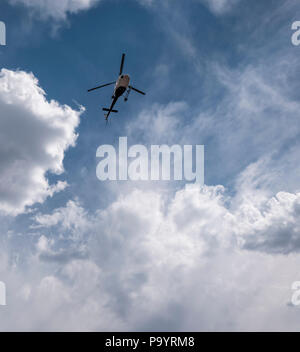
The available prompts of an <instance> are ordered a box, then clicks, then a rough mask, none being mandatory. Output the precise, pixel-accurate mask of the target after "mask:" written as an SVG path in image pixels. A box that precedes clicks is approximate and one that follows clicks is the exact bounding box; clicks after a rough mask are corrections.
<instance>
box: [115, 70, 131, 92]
mask: <svg viewBox="0 0 300 352" xmlns="http://www.w3.org/2000/svg"><path fill="white" fill-rule="evenodd" d="M129 82H130V76H129V75H124V74H122V75H120V76H119V78H118V80H117V81H116V85H115V90H114V96H113V98H119V97H120V96H121V95H123V93H124V92H125V91H126V89H127V88H128V86H129Z"/></svg>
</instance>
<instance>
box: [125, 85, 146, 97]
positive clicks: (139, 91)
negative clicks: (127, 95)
mask: <svg viewBox="0 0 300 352" xmlns="http://www.w3.org/2000/svg"><path fill="white" fill-rule="evenodd" d="M129 88H131V89H133V90H135V91H136V92H138V93H140V94H143V95H146V93H144V92H142V91H141V90H138V89H136V88H134V87H132V86H129Z"/></svg>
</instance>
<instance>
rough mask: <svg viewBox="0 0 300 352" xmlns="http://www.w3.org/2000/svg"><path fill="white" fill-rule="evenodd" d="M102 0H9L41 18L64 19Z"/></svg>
mask: <svg viewBox="0 0 300 352" xmlns="http://www.w3.org/2000/svg"><path fill="white" fill-rule="evenodd" d="M99 1H100V0H9V2H10V3H11V4H12V5H18V4H21V5H24V6H26V7H28V8H29V9H31V10H33V11H35V12H36V13H37V14H39V15H40V16H41V18H44V19H47V18H53V19H55V20H58V21H59V20H64V19H66V18H67V15H68V13H69V14H76V13H78V12H79V11H83V10H89V9H90V8H92V7H93V6H95V5H96V4H97V3H99Z"/></svg>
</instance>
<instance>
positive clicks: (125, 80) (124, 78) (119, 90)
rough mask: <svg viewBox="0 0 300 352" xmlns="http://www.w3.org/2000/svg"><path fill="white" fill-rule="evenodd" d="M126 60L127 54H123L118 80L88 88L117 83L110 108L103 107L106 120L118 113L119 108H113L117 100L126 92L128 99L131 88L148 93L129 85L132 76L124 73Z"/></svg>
mask: <svg viewBox="0 0 300 352" xmlns="http://www.w3.org/2000/svg"><path fill="white" fill-rule="evenodd" d="M124 61H125V54H123V55H122V60H121V66H120V73H119V78H118V79H117V81H114V82H110V83H106V84H102V85H101V86H98V87H95V88H91V89H89V90H88V92H91V91H93V90H95V89H99V88H103V87H106V86H110V85H112V84H115V89H114V94H113V96H112V103H111V106H110V108H109V109H108V108H103V109H102V110H103V111H106V112H107V113H106V114H105V115H104V116H105V120H106V121H108V117H109V115H110V113H111V112H115V113H117V112H118V110H113V108H114V106H115V104H116V102H117V100H118V99H119V98H120V97H121V96H122V95H123V94H124V93H125V92H126V95H125V98H124V101H127V100H128V96H129V94H130V91H131V90H134V91H136V92H138V93H140V94H143V95H145V94H146V93H144V92H142V91H141V90H139V89H136V88H134V87H132V86H130V85H129V82H130V76H129V75H128V74H123V67H124Z"/></svg>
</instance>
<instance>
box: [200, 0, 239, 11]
mask: <svg viewBox="0 0 300 352" xmlns="http://www.w3.org/2000/svg"><path fill="white" fill-rule="evenodd" d="M200 1H202V2H203V3H204V4H205V5H207V6H208V7H209V9H210V10H211V11H212V12H213V13H214V14H216V15H223V14H225V13H227V12H229V11H230V10H231V9H232V8H233V7H234V5H236V4H237V3H238V2H239V1H240V0H200Z"/></svg>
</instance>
